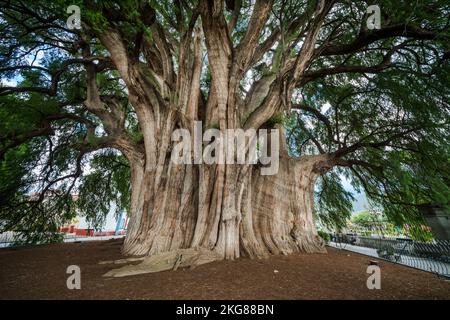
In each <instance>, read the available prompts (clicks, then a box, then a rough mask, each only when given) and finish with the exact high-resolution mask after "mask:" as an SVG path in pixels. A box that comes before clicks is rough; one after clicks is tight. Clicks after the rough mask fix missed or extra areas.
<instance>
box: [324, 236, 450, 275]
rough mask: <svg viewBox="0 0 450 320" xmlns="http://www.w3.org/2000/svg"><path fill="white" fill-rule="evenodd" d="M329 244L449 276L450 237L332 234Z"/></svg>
mask: <svg viewBox="0 0 450 320" xmlns="http://www.w3.org/2000/svg"><path fill="white" fill-rule="evenodd" d="M331 245H333V246H334V247H337V248H341V249H346V250H350V251H354V252H358V253H362V254H366V255H370V256H374V257H377V258H381V259H385V260H388V261H391V262H394V263H399V264H403V265H407V266H409V267H413V268H417V269H420V270H424V271H428V272H432V273H435V274H438V275H441V276H445V277H448V278H450V241H448V240H434V241H433V242H419V241H413V240H411V239H405V238H381V237H380V238H377V237H361V236H357V235H333V236H332V241H331Z"/></svg>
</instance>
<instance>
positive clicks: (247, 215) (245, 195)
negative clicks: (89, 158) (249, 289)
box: [100, 1, 331, 275]
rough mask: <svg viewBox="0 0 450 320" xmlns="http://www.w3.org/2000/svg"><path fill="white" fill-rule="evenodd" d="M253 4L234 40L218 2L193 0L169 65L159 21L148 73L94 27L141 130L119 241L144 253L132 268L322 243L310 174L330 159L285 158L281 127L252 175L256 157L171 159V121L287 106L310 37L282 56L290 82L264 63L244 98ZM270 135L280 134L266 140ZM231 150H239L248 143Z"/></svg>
mask: <svg viewBox="0 0 450 320" xmlns="http://www.w3.org/2000/svg"><path fill="white" fill-rule="evenodd" d="M255 6H256V7H255V9H254V13H253V16H252V22H251V24H250V28H249V30H248V33H247V34H246V35H245V36H244V37H243V39H242V40H241V43H240V44H239V46H238V47H237V48H233V46H232V43H231V41H230V38H229V32H228V26H227V23H226V21H225V19H224V17H223V12H222V10H223V7H222V6H221V4H220V2H217V3H215V4H213V3H212V2H208V1H205V2H201V5H200V15H201V25H202V28H197V27H194V24H191V29H189V31H188V32H187V33H186V34H185V36H184V37H183V38H182V39H181V41H180V42H181V43H180V46H179V52H178V56H179V60H178V63H179V65H178V73H177V74H176V75H175V73H174V66H173V63H172V60H171V59H169V58H167V57H165V56H166V54H169V51H170V50H169V45H168V44H167V43H166V42H165V41H164V40H163V37H160V30H155V31H154V37H155V43H156V46H157V51H158V54H159V55H160V56H161V57H160V59H161V60H162V61H163V62H164V63H163V64H162V66H161V68H160V70H159V75H158V73H157V72H154V73H153V74H151V75H150V76H149V75H148V74H147V73H146V72H145V71H143V69H142V64H141V63H140V61H138V60H136V59H130V58H129V57H128V56H127V52H126V47H125V45H124V44H123V41H122V39H121V38H120V34H119V33H118V32H115V31H114V30H109V32H108V33H104V34H102V35H100V39H101V41H102V42H103V44H104V45H105V46H106V47H107V48H108V50H109V52H110V53H111V59H112V60H113V62H114V64H115V65H116V66H117V69H118V71H119V72H120V74H121V76H122V78H123V79H124V82H125V84H126V85H127V87H128V90H129V99H130V103H131V104H132V105H133V107H134V109H135V110H136V115H137V118H138V121H139V125H140V128H141V131H142V134H143V142H144V152H143V154H142V159H141V160H137V161H135V160H134V158H133V159H132V160H130V163H131V168H132V201H131V204H132V205H131V212H130V213H129V215H130V223H129V226H128V231H127V236H126V239H125V243H124V246H123V252H124V253H125V254H128V255H144V256H150V258H147V260H146V262H145V263H144V266H145V267H143V266H141V267H139V268H138V269H139V271H138V272H139V273H141V272H143V270H150V271H160V270H164V269H170V268H175V267H178V266H180V265H182V266H185V265H186V264H188V263H187V262H186V261H187V260H185V259H188V261H190V262H191V263H194V264H195V263H200V261H201V262H202V263H204V262H208V261H211V260H214V259H235V258H238V257H240V256H248V257H250V258H262V257H267V256H268V255H270V254H288V253H292V252H297V251H305V252H324V251H325V249H324V244H323V241H322V240H321V239H320V238H319V237H318V235H317V231H316V226H315V222H314V184H315V181H316V179H317V177H318V176H319V175H320V174H321V173H323V172H325V171H326V170H328V169H329V168H330V167H331V165H330V163H331V158H330V157H329V155H320V156H310V157H303V158H298V159H295V158H290V157H289V156H288V154H287V150H286V146H285V143H284V132H283V130H282V129H281V130H280V131H281V132H280V136H281V148H280V149H281V154H280V157H279V170H278V173H277V174H275V175H261V171H262V170H263V168H262V167H261V165H249V164H211V165H207V164H176V163H174V162H173V161H171V157H172V153H174V151H173V147H174V142H172V141H171V133H172V132H173V131H174V130H175V129H177V128H179V129H185V130H188V131H189V132H190V134H191V137H194V136H195V121H198V120H199V121H202V122H203V127H204V129H207V128H214V127H217V128H219V129H220V130H227V129H244V130H249V129H252V130H259V129H260V128H268V129H271V128H273V124H271V122H270V121H269V120H270V119H271V118H272V117H273V116H275V115H277V114H281V113H282V112H284V111H285V110H286V108H288V104H289V102H288V101H283V99H285V97H286V94H289V93H290V92H291V91H292V89H293V85H295V83H296V82H297V81H298V80H299V79H298V77H300V75H301V74H302V72H303V71H304V70H305V68H306V66H307V63H306V62H307V61H308V60H309V59H310V58H311V55H312V53H313V50H314V46H313V45H308V46H307V47H306V49H305V50H303V51H302V52H301V54H300V56H299V58H298V60H297V61H293V60H292V61H291V63H290V64H289V63H288V64H287V65H289V66H290V67H291V68H294V69H295V74H294V78H292V79H291V82H292V84H291V85H290V87H287V86H286V78H287V77H285V76H283V73H281V74H280V75H279V76H276V75H275V74H273V73H269V74H267V75H264V76H263V77H262V78H261V79H260V80H259V81H257V82H256V83H254V85H253V87H252V89H251V90H250V91H249V92H248V94H247V96H246V97H245V99H244V98H243V96H242V94H241V92H240V86H241V80H242V79H243V77H244V75H245V72H246V70H248V68H249V67H250V66H251V64H252V60H253V58H254V57H255V55H258V54H259V53H258V52H257V51H256V48H257V45H258V35H259V34H260V32H261V30H262V28H263V26H264V23H265V21H266V19H267V17H268V14H269V12H270V1H267V2H265V1H258V2H257V4H256V5H255ZM321 10H324V9H323V6H318V13H321V14H322V11H321ZM319 17H320V15H319ZM318 26H319V25H317V26H314V28H318ZM194 29H195V30H194ZM314 30H315V29H314ZM315 37H317V30H315V31H314V32H312V33H310V34H309V35H308V39H306V41H307V42H308V44H312V43H314V39H315ZM202 39H203V40H204V46H205V47H206V51H207V54H208V67H209V69H210V72H211V78H212V80H211V84H210V88H209V92H208V97H207V99H204V97H203V96H202V93H201V90H200V75H201V66H202V54H201V47H202ZM148 54H149V55H151V54H152V53H151V52H150V53H148ZM149 59H151V57H150V58H149ZM285 73H287V72H285ZM155 82H156V88H157V89H155ZM277 129H280V128H277ZM202 133H203V132H201V133H200V134H202ZM277 139H278V138H277ZM258 141H259V140H258ZM274 142H279V141H270V139H268V140H267V141H266V143H268V144H270V143H274ZM191 151H192V150H191ZM191 151H190V152H191ZM239 151H240V152H244V153H245V154H247V156H248V154H249V152H250V151H249V149H244V150H239ZM193 158H195V155H194V156H193ZM208 253H211V254H208ZM196 256H197V258H195V257H196ZM202 256H203V258H202ZM158 257H159V258H158ZM183 257H184V258H183ZM130 272H133V271H130V270H129V269H126V270H122V271H120V272H117V273H114V272H113V273H112V274H115V275H118V274H121V275H124V274H130Z"/></svg>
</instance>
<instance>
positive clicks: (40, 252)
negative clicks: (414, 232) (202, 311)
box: [0, 240, 450, 299]
mask: <svg viewBox="0 0 450 320" xmlns="http://www.w3.org/2000/svg"><path fill="white" fill-rule="evenodd" d="M120 246H121V240H110V241H103V242H101V241H95V242H84V243H73V244H52V245H45V246H37V247H23V248H16V249H0V299H450V281H446V280H443V279H442V278H438V277H437V276H435V275H433V274H430V273H426V272H422V271H418V270H415V269H411V268H408V267H403V266H399V265H395V264H392V263H389V262H384V261H382V262H380V268H381V289H380V290H369V289H367V287H366V280H367V277H368V276H369V274H367V273H366V269H367V265H368V263H369V261H370V260H371V258H369V257H366V256H363V255H359V254H356V253H350V252H347V251H340V250H337V249H333V248H328V253H327V254H294V255H290V256H273V257H271V258H269V259H266V260H249V259H239V260H236V261H220V262H214V263H210V264H207V265H202V266H199V267H197V268H195V269H193V270H177V271H166V272H160V273H154V274H145V275H137V276H130V277H124V278H104V277H102V275H103V274H104V273H106V272H107V271H109V270H110V269H112V268H114V266H113V265H104V264H98V262H100V261H104V260H112V259H119V258H122V256H121V255H120ZM69 265H78V266H80V268H81V289H80V290H69V289H67V287H66V280H67V277H68V276H69V275H68V274H66V269H67V267H68V266H69Z"/></svg>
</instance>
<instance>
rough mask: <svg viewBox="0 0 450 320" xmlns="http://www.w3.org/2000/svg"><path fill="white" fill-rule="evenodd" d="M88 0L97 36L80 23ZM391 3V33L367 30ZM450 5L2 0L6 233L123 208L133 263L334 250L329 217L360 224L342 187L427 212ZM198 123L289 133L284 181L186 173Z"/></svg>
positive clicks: (442, 169) (235, 171)
mask: <svg viewBox="0 0 450 320" xmlns="http://www.w3.org/2000/svg"><path fill="white" fill-rule="evenodd" d="M73 4H74V5H77V6H78V7H79V8H80V21H81V24H80V28H74V26H75V27H77V23H76V22H77V21H72V23H70V21H69V23H68V22H67V21H66V20H67V19H68V18H69V15H70V14H71V13H70V10H69V13H67V8H68V7H69V5H73ZM374 4H375V5H378V6H379V8H380V12H381V17H380V18H381V25H380V26H377V25H376V24H372V25H371V24H370V23H367V20H368V19H369V20H370V19H372V18H373V13H370V12H369V13H368V10H367V8H368V7H369V6H370V5H374ZM449 12H450V7H449V5H448V2H447V1H421V2H420V3H419V2H417V3H416V4H415V5H414V6H412V5H411V4H410V3H409V2H407V1H381V0H380V1H374V2H372V1H348V0H342V1H339V0H330V1H324V0H317V1H306V0H305V1H296V0H280V1H278V0H277V1H273V0H254V1H245V0H242V1H241V0H234V1H233V0H231V1H228V0H227V1H220V0H214V1H212V0H211V1H200V0H199V1H184V0H173V1H151V0H148V1H144V0H142V1H141V0H124V1H61V0H60V1H34V2H33V3H28V2H25V1H20V0H14V1H4V0H3V1H1V5H0V35H1V40H0V41H1V42H0V75H1V79H2V86H1V87H0V95H1V101H0V117H1V121H2V123H1V127H0V129H1V131H0V136H1V144H0V155H1V169H2V173H1V181H2V186H1V188H2V190H1V192H2V199H1V219H2V220H3V228H4V229H8V228H9V229H12V228H18V227H17V226H20V228H18V229H20V230H26V231H28V232H31V231H33V232H35V231H40V234H42V233H43V232H44V234H45V231H51V230H54V229H55V228H56V226H58V225H59V224H60V223H61V221H64V220H65V219H68V218H70V217H71V216H72V215H73V212H74V206H77V207H78V208H79V209H80V210H82V211H85V212H89V215H90V216H91V218H92V219H93V220H95V219H96V217H97V216H99V215H100V216H101V213H102V212H105V211H107V208H108V203H109V201H111V200H116V201H118V202H119V203H120V204H121V205H122V206H126V207H127V208H128V214H129V216H130V223H129V227H128V231H127V235H126V239H125V242H124V245H123V252H124V253H125V254H128V255H151V256H154V257H159V256H161V257H164V259H167V257H172V258H174V257H175V258H174V259H175V260H177V259H178V260H180V259H183V258H182V257H181V256H180V255H179V254H178V253H179V252H180V249H189V248H191V249H195V250H197V251H195V252H199V253H200V252H201V253H202V254H206V253H208V252H209V253H211V252H213V253H214V257H215V258H217V259H234V258H237V257H239V256H242V255H244V256H248V257H251V258H255V257H266V256H268V255H269V254H280V253H281V254H289V253H292V252H296V251H306V252H323V251H324V245H323V242H322V241H321V239H320V237H318V235H317V231H316V227H315V219H316V218H317V217H316V216H319V217H320V218H321V219H323V220H324V221H326V222H327V223H333V222H334V223H340V222H342V220H343V219H345V218H346V217H347V216H348V212H349V210H350V207H351V204H350V200H349V198H350V197H351V195H349V194H348V192H346V191H345V190H344V189H343V187H342V185H341V182H340V180H341V179H342V178H343V177H346V178H347V179H348V180H350V181H351V182H352V184H353V185H354V187H355V188H357V189H364V191H365V192H366V194H367V195H368V197H369V198H370V199H371V201H373V202H374V203H377V204H378V205H382V206H384V207H385V211H386V214H388V215H389V216H390V217H391V218H392V219H396V220H398V221H404V220H405V219H408V220H409V221H411V220H415V219H419V218H420V217H419V216H418V214H417V210H416V209H415V208H416V205H418V204H420V203H438V204H444V205H445V204H446V203H447V202H448V199H449V198H450V193H449V189H448V177H449V170H448V169H449V166H448V160H449V148H448V146H449V143H448V142H449V141H448V139H449V119H450V118H449V111H450V109H449V100H448V99H449V93H450V92H449V72H448V71H449V70H450V68H449V62H448V58H449V57H450V54H449V52H450V51H449V49H450V48H449V43H450V41H449V40H450V37H449V36H450V34H449V30H450V29H449ZM375 14H376V13H375ZM69 20H70V19H69ZM73 22H75V24H74V23H73ZM369 22H370V21H369ZM196 121H202V123H203V130H206V129H207V128H218V129H220V130H224V129H239V128H240V129H245V130H248V129H255V130H257V129H260V128H267V129H271V128H277V129H281V132H282V134H281V136H280V141H277V143H278V142H279V143H280V144H281V146H282V148H281V150H280V164H279V171H278V173H277V174H275V175H261V172H260V171H261V169H262V167H261V165H249V164H235V165H221V164H210V165H207V164H175V163H173V162H172V161H171V155H172V149H173V147H174V143H175V142H174V141H173V140H172V132H174V130H175V129H178V128H183V129H186V130H188V131H189V132H191V133H192V135H194V134H195V133H194V131H195V123H196ZM270 143H275V142H274V141H272V142H270ZM240 152H244V153H245V152H248V150H247V149H246V148H244V150H240ZM32 192H34V196H30V193H32ZM315 192H317V194H316V195H317V197H315ZM72 193H79V200H78V201H77V202H76V203H74V202H73V201H72V198H71V194H72ZM315 203H316V210H315V209H314V204H315ZM315 211H317V214H316V213H315ZM49 226H50V227H49ZM197 259H202V257H201V254H200V257H197ZM157 260H158V259H157V258H156V259H155V261H157ZM205 260H208V258H205ZM170 261H173V260H170ZM178 263H179V261H178Z"/></svg>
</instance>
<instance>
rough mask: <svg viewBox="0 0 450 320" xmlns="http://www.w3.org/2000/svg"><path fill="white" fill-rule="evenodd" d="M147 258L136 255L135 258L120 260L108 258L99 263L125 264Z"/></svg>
mask: <svg viewBox="0 0 450 320" xmlns="http://www.w3.org/2000/svg"><path fill="white" fill-rule="evenodd" d="M145 258H146V257H134V258H127V259H118V260H106V261H100V262H99V263H98V264H125V263H128V262H136V261H142V260H144V259H145Z"/></svg>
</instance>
